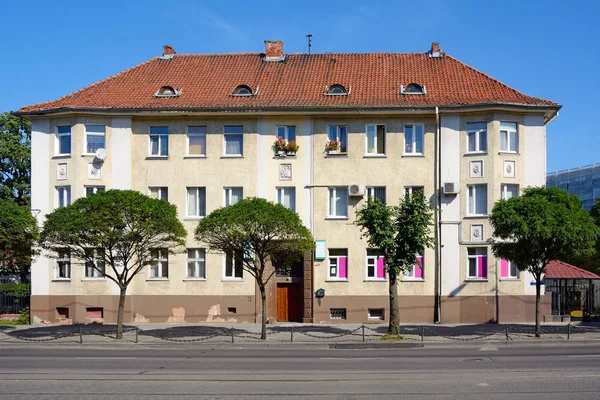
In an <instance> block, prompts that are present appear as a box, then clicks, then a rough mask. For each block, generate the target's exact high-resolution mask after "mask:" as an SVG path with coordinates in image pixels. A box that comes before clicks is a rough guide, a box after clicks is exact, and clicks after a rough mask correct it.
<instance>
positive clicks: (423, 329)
mask: <svg viewBox="0 0 600 400" xmlns="http://www.w3.org/2000/svg"><path fill="white" fill-rule="evenodd" d="M424 341H425V326H421V342H424Z"/></svg>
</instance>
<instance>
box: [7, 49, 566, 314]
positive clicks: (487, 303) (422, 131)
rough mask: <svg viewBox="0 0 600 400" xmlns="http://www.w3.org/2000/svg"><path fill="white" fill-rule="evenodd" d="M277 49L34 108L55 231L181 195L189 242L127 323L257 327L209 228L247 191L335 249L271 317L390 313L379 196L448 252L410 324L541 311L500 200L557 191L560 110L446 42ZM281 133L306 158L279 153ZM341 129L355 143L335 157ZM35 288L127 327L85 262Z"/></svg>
mask: <svg viewBox="0 0 600 400" xmlns="http://www.w3.org/2000/svg"><path fill="white" fill-rule="evenodd" d="M265 44H266V48H265V53H244V54H211V55H198V54H176V52H175V50H174V49H173V48H172V47H170V46H165V47H164V53H163V54H162V56H159V57H155V58H152V59H150V60H148V61H146V62H144V63H142V64H140V65H138V66H135V67H133V68H130V69H128V70H126V71H123V72H121V73H119V74H117V75H115V76H112V77H110V78H107V79H105V80H103V81H100V82H97V83H94V84H92V85H90V86H88V87H86V88H83V89H81V90H79V91H77V92H74V93H71V94H69V95H67V96H64V97H62V98H60V99H58V100H55V101H50V102H47V103H41V104H35V105H30V106H27V107H23V108H22V109H21V110H20V111H19V112H18V114H20V115H22V116H24V117H27V118H30V119H31V120H32V122H33V132H32V164H33V165H32V207H33V208H34V209H38V210H40V211H41V212H40V213H39V216H40V222H42V218H43V216H44V215H45V214H46V213H48V212H50V211H51V210H52V209H54V208H55V207H62V206H64V205H66V204H69V203H70V202H71V201H73V200H74V199H76V198H78V197H81V196H86V195H87V194H90V193H94V192H95V191H97V190H102V189H112V188H114V189H134V190H138V191H140V192H143V193H148V194H149V195H151V196H155V197H159V198H163V199H168V201H169V202H172V203H173V204H175V205H177V207H178V210H179V215H180V216H181V218H182V219H183V222H184V224H185V226H186V228H187V229H188V231H189V232H190V235H189V238H188V247H189V251H188V253H187V254H181V255H177V256H174V257H171V256H170V257H166V256H165V257H158V259H157V265H159V266H160V268H148V271H146V272H144V273H143V274H142V275H140V276H138V277H137V278H136V279H135V281H134V282H133V283H132V285H131V287H130V291H129V296H128V299H127V302H126V314H125V320H126V322H127V321H151V322H166V321H175V322H177V321H188V322H198V321H232V322H234V321H240V322H241V321H254V320H255V319H256V318H257V315H258V312H259V311H258V307H259V303H260V302H259V301H256V299H257V298H258V296H257V291H256V287H255V284H254V281H253V279H252V278H251V277H250V276H249V275H248V274H246V273H244V272H243V271H241V270H239V268H238V266H236V265H233V264H232V263H231V260H230V259H228V258H227V257H225V256H224V255H215V254H206V253H205V251H204V250H203V248H202V244H199V243H195V242H194V240H193V235H192V232H193V229H194V227H195V225H196V224H197V221H198V219H199V218H202V216H204V215H206V214H208V213H210V212H211V211H212V210H214V209H216V208H218V207H221V206H224V205H228V204H231V203H233V202H235V201H237V200H238V199H239V198H241V197H243V196H260V197H264V198H266V199H268V200H272V201H278V202H281V203H283V204H285V205H286V206H288V207H290V208H292V209H294V210H296V211H297V212H298V213H299V215H300V216H301V218H302V220H303V221H304V223H305V224H306V226H307V227H308V228H309V229H310V231H311V232H312V234H313V236H314V238H315V240H316V241H317V250H316V252H315V254H314V256H313V255H307V256H306V257H305V259H304V260H303V262H301V263H298V265H297V267H296V268H295V269H293V270H292V273H291V274H289V275H291V276H287V275H286V274H279V275H278V276H276V277H275V279H274V280H273V281H272V285H271V287H270V288H269V293H268V296H269V299H268V313H269V318H270V320H271V321H286V320H290V321H305V322H336V321H349V322H350V321H351V322H360V321H377V320H387V317H388V304H389V302H388V287H387V286H388V285H387V283H386V278H385V272H384V270H383V263H384V260H382V259H380V258H378V257H377V255H376V253H375V252H374V251H371V250H370V249H368V248H367V246H366V242H365V241H364V240H363V239H361V237H360V234H359V230H358V228H357V227H356V226H354V225H353V224H352V221H353V220H354V218H355V212H356V210H357V209H358V208H359V207H361V206H362V204H364V202H365V198H366V196H376V197H379V198H381V199H385V201H387V202H388V203H391V204H393V203H396V202H397V199H398V198H399V197H400V196H403V195H404V193H405V192H407V191H408V192H411V191H415V190H423V191H424V193H425V195H426V196H427V197H428V198H429V199H431V202H432V203H433V204H434V205H435V206H436V207H438V209H439V212H437V213H436V223H435V225H434V226H433V227H432V230H433V233H434V234H435V235H436V237H437V238H438V239H439V244H440V245H438V246H437V247H436V248H435V249H431V250H430V249H427V250H425V251H424V253H423V254H421V257H422V260H423V263H422V268H421V267H420V266H415V268H414V269H413V270H412V271H410V272H409V273H407V274H406V276H404V278H403V279H402V282H401V283H400V284H399V295H400V296H399V302H400V312H401V316H402V321H403V322H432V321H441V322H443V323H446V322H448V323H459V322H488V321H503V322H509V321H511V322H512V321H526V320H533V318H534V309H535V296H534V294H535V287H533V286H531V284H530V282H531V281H532V277H531V276H529V274H527V273H521V272H519V271H518V269H517V268H516V267H515V266H513V265H510V263H508V262H506V261H504V260H497V259H495V258H494V256H493V254H492V253H491V251H490V246H489V243H490V236H491V228H490V224H489V222H488V219H487V215H488V212H489V211H490V210H491V208H492V205H493V203H494V201H496V200H497V199H499V198H501V197H508V196H515V195H518V193H519V190H520V188H522V187H525V186H532V185H533V186H535V185H537V186H540V185H543V184H544V183H545V166H546V156H545V154H546V152H545V148H546V142H545V133H546V124H547V123H548V122H549V121H551V120H552V119H553V118H554V117H555V116H556V115H557V112H558V110H559V109H560V106H559V105H558V104H557V103H555V102H552V101H548V100H544V99H540V98H535V97H531V96H527V95H525V94H523V93H520V92H518V91H517V90H515V89H512V88H510V87H509V86H507V85H504V84H502V83H501V82H499V81H497V80H495V79H493V78H491V77H490V76H488V75H486V74H484V73H482V72H479V71H478V70H476V69H474V68H472V67H470V66H468V65H466V64H464V63H462V62H460V61H459V60H457V59H455V58H453V57H452V56H450V55H448V54H446V53H444V52H443V51H441V50H440V48H439V46H438V44H437V43H433V44H432V46H431V49H430V51H427V52H422V53H411V54H390V53H381V54H379V53H370V54H329V53H328V54H285V53H284V52H283V45H282V43H281V42H279V41H266V42H265ZM279 136H281V137H283V138H285V139H289V140H295V141H296V142H297V143H298V145H299V150H298V151H297V152H296V153H295V154H294V155H288V156H284V155H279V154H278V153H277V152H275V151H274V149H273V143H274V141H275V139H276V137H279ZM328 140H339V141H340V147H341V148H340V149H339V150H338V151H329V152H328V151H325V145H326V143H327V141H328ZM98 149H105V152H104V151H103V150H100V151H99V153H105V154H99V156H100V157H97V156H95V155H96V154H97V153H98ZM99 158H100V159H102V160H99ZM188 265H192V266H194V267H193V268H189V269H188ZM32 282H33V283H32V292H33V293H32V298H31V310H32V311H31V312H32V315H34V316H38V317H39V318H42V319H44V320H50V321H53V322H56V321H59V320H61V319H67V320H70V321H74V322H85V321H90V320H95V319H97V318H103V319H104V320H106V321H114V320H115V319H116V306H117V294H118V291H117V288H116V285H114V284H112V283H111V282H109V281H108V280H106V279H104V278H102V277H98V276H94V274H93V273H91V272H90V271H87V270H86V268H85V266H84V265H83V264H82V263H81V262H79V261H78V260H72V259H70V257H68V255H61V256H60V257H59V258H58V259H49V258H45V257H40V258H38V259H37V261H36V262H35V264H34V265H33V266H32ZM317 293H318V294H319V297H317ZM321 295H322V296H321ZM544 306H545V307H546V308H547V309H548V310H549V308H550V302H549V301H545V302H544ZM548 313H549V312H548Z"/></svg>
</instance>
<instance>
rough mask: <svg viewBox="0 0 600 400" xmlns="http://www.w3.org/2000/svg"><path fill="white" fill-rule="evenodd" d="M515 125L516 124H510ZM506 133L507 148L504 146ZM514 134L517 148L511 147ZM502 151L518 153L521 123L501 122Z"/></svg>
mask: <svg viewBox="0 0 600 400" xmlns="http://www.w3.org/2000/svg"><path fill="white" fill-rule="evenodd" d="M509 125H514V126H509ZM503 133H504V134H505V135H506V147H507V148H506V149H503V148H502V135H503ZM511 136H514V139H515V140H514V143H515V148H514V149H511V148H510V142H511V140H510V138H511ZM500 152H501V153H518V152H519V125H518V124H517V123H516V122H500Z"/></svg>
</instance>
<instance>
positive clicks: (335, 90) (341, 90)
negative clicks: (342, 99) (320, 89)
mask: <svg viewBox="0 0 600 400" xmlns="http://www.w3.org/2000/svg"><path fill="white" fill-rule="evenodd" d="M325 94H327V95H331V96H347V95H348V91H347V90H346V88H345V87H344V86H342V85H331V86H329V87H327V88H326V89H325Z"/></svg>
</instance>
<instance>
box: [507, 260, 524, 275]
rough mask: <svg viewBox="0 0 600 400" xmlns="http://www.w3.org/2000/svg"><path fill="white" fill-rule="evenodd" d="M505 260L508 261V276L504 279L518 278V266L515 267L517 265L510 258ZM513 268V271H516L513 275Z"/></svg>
mask: <svg viewBox="0 0 600 400" xmlns="http://www.w3.org/2000/svg"><path fill="white" fill-rule="evenodd" d="M506 262H507V263H508V276H507V277H506V278H505V279H519V278H520V273H521V271H520V270H519V267H517V265H516V264H515V263H514V262H512V261H510V260H506ZM513 268H514V269H515V272H516V274H514V275H513Z"/></svg>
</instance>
